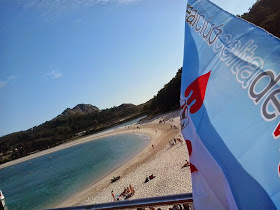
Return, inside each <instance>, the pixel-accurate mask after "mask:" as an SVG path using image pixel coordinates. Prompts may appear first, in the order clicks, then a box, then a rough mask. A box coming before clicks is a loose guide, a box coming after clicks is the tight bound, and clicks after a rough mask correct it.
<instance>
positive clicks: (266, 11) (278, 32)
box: [241, 0, 280, 38]
mask: <svg viewBox="0 0 280 210" xmlns="http://www.w3.org/2000/svg"><path fill="white" fill-rule="evenodd" d="M241 18H243V19H245V20H247V21H249V22H251V23H254V24H255V25H257V26H259V27H261V28H264V29H265V30H267V31H268V32H269V33H271V34H273V35H274V36H277V37H278V38H280V27H279V23H280V1H279V0H259V1H256V3H255V4H254V5H253V6H252V7H251V8H250V9H249V12H246V13H244V14H243V15H241Z"/></svg>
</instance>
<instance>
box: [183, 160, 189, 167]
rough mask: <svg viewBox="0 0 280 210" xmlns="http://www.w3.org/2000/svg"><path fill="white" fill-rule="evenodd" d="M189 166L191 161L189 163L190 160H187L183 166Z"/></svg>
mask: <svg viewBox="0 0 280 210" xmlns="http://www.w3.org/2000/svg"><path fill="white" fill-rule="evenodd" d="M188 166H190V163H189V161H188V160H186V163H185V164H184V165H183V166H182V168H185V167H188Z"/></svg>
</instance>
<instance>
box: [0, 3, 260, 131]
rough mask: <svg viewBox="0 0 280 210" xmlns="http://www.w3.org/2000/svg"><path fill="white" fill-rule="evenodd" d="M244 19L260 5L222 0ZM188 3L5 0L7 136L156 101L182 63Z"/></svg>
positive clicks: (1, 36) (1, 23) (1, 122)
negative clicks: (72, 116)
mask: <svg viewBox="0 0 280 210" xmlns="http://www.w3.org/2000/svg"><path fill="white" fill-rule="evenodd" d="M213 2H214V3H216V4H217V5H218V6H220V7H221V8H223V9H225V10H227V11H229V12H231V13H232V14H242V13H244V12H247V11H248V8H249V7H251V6H252V4H253V3H254V2H255V1H254V0H235V1H230V2H229V1H228V0H215V1H213ZM185 6H186V1H184V0H71V1H69V0H56V1H54V0H1V1H0V136H2V135H5V134H8V133H11V132H15V131H20V130H26V129H29V128H31V127H33V126H35V125H39V124H41V123H43V122H45V121H47V120H50V119H52V118H54V117H55V116H57V115H58V114H60V113H61V112H62V111H63V110H64V109H66V108H68V107H69V108H73V107H74V106H75V105H77V104H79V103H89V104H92V105H95V106H97V107H99V108H100V109H104V108H110V107H112V106H119V105H120V104H122V103H133V104H136V105H137V104H141V103H144V102H146V101H148V100H149V99H151V98H152V97H153V96H154V95H156V94H157V92H158V91H159V90H160V89H161V88H162V87H163V85H164V84H166V83H167V82H168V81H169V80H170V79H171V78H172V77H173V76H175V74H176V72H177V70H178V69H179V68H180V67H181V66H182V60H183V43H184V42H183V38H184V16H185Z"/></svg>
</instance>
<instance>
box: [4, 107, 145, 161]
mask: <svg viewBox="0 0 280 210" xmlns="http://www.w3.org/2000/svg"><path fill="white" fill-rule="evenodd" d="M143 114H144V111H143V105H138V106H135V105H133V104H122V105H120V106H118V107H113V108H110V109H104V110H99V109H98V108H97V107H95V106H92V105H90V104H78V105H77V106H75V107H74V108H73V109H70V108H67V109H66V110H65V111H63V112H62V114H60V115H58V116H57V117H55V118H54V119H52V120H50V121H47V122H45V123H43V124H41V125H39V126H35V127H33V128H30V129H29V130H26V131H20V132H15V133H12V134H8V135H6V136H3V137H1V138H0V145H1V149H0V163H4V162H7V161H10V160H14V159H17V158H20V157H24V156H26V155H29V154H32V153H34V152H38V151H41V150H45V149H48V148H50V147H54V146H56V145H59V144H62V143H64V142H67V141H72V140H75V139H76V138H77V137H79V136H81V135H84V134H92V133H95V132H97V131H100V130H103V129H106V128H109V127H112V126H114V125H116V124H119V123H122V122H124V121H127V120H130V119H133V118H136V117H138V116H140V115H143Z"/></svg>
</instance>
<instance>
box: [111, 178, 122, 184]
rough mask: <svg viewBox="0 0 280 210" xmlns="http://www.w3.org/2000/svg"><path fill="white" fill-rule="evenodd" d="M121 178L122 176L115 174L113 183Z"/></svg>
mask: <svg viewBox="0 0 280 210" xmlns="http://www.w3.org/2000/svg"><path fill="white" fill-rule="evenodd" d="M120 178H121V177H120V176H117V177H114V176H113V179H111V183H113V182H115V181H117V180H119V179H120Z"/></svg>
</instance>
